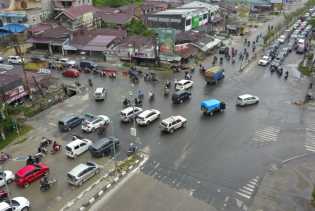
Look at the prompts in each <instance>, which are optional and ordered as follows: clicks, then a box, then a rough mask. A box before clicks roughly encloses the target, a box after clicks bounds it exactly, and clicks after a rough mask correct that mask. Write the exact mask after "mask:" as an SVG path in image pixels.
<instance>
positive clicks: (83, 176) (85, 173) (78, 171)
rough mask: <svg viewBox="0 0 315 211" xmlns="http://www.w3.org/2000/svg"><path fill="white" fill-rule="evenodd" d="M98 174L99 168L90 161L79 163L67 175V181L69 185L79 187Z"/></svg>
mask: <svg viewBox="0 0 315 211" xmlns="http://www.w3.org/2000/svg"><path fill="white" fill-rule="evenodd" d="M99 173H100V166H99V165H97V164H96V163H93V162H91V161H89V162H86V163H80V164H79V165H77V166H76V167H74V168H73V169H72V170H71V171H69V172H68V173H67V181H68V183H70V184H71V185H74V186H81V185H83V183H84V182H85V181H87V180H88V179H90V178H91V177H93V176H95V175H97V174H99Z"/></svg>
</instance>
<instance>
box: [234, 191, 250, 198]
mask: <svg viewBox="0 0 315 211" xmlns="http://www.w3.org/2000/svg"><path fill="white" fill-rule="evenodd" d="M236 193H237V194H238V195H240V196H242V197H244V198H247V199H250V197H251V196H248V195H246V194H243V193H240V192H236Z"/></svg>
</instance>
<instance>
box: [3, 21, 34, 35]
mask: <svg viewBox="0 0 315 211" xmlns="http://www.w3.org/2000/svg"><path fill="white" fill-rule="evenodd" d="M27 28H28V26H27V25H25V24H20V23H9V24H6V25H4V26H3V27H0V36H6V35H9V34H14V33H21V32H24V31H25V30H26V29H27Z"/></svg>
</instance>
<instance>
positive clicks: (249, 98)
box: [236, 94, 259, 106]
mask: <svg viewBox="0 0 315 211" xmlns="http://www.w3.org/2000/svg"><path fill="white" fill-rule="evenodd" d="M257 103H259V97H257V96H254V95H251V94H243V95H240V96H238V97H237V100H236V105H237V106H247V105H253V104H257Z"/></svg>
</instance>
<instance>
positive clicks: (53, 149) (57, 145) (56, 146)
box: [50, 142, 62, 154]
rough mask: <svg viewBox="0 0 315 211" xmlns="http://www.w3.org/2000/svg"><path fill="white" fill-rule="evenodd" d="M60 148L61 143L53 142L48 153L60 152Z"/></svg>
mask: <svg viewBox="0 0 315 211" xmlns="http://www.w3.org/2000/svg"><path fill="white" fill-rule="evenodd" d="M61 149H62V146H61V144H57V143H56V142H55V143H54V144H53V146H52V149H51V151H50V154H55V153H57V152H60V151H61Z"/></svg>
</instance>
